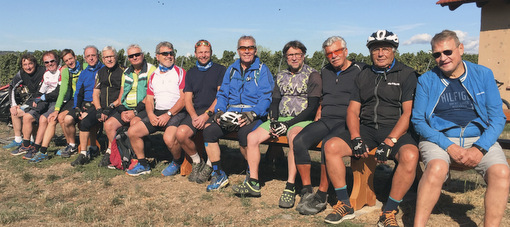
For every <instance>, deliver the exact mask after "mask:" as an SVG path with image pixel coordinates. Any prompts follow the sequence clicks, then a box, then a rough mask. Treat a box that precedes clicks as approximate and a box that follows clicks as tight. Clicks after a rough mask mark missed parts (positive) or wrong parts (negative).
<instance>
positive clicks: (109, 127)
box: [104, 117, 117, 132]
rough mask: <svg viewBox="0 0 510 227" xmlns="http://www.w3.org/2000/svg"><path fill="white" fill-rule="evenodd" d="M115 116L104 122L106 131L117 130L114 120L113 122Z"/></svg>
mask: <svg viewBox="0 0 510 227" xmlns="http://www.w3.org/2000/svg"><path fill="white" fill-rule="evenodd" d="M113 119H114V118H113V117H112V118H110V119H108V120H107V121H106V122H105V123H104V130H105V131H106V132H112V131H115V130H117V129H116V128H115V127H114V122H113Z"/></svg>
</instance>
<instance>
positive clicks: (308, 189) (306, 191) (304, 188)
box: [301, 184, 313, 195]
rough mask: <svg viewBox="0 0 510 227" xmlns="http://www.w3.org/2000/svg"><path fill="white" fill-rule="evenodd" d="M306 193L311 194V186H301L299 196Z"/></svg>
mask: <svg viewBox="0 0 510 227" xmlns="http://www.w3.org/2000/svg"><path fill="white" fill-rule="evenodd" d="M306 193H313V188H312V185H311V184H309V185H303V189H301V195H304V194H306Z"/></svg>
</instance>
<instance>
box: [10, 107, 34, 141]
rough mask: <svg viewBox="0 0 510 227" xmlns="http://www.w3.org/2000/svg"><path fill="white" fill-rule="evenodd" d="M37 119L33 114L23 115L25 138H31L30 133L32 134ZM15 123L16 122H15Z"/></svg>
mask: <svg viewBox="0 0 510 227" xmlns="http://www.w3.org/2000/svg"><path fill="white" fill-rule="evenodd" d="M34 121H35V119H34V117H33V116H32V115H31V114H28V113H26V114H24V115H23V139H24V140H30V135H32V130H33V125H32V124H33V123H34ZM13 124H14V123H13Z"/></svg>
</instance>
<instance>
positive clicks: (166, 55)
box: [159, 51, 174, 57]
mask: <svg viewBox="0 0 510 227" xmlns="http://www.w3.org/2000/svg"><path fill="white" fill-rule="evenodd" d="M159 54H161V55H163V56H165V57H168V56H169V55H170V56H174V52H173V51H167V52H160V53H159Z"/></svg>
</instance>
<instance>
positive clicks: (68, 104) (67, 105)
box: [60, 99, 74, 113]
mask: <svg viewBox="0 0 510 227" xmlns="http://www.w3.org/2000/svg"><path fill="white" fill-rule="evenodd" d="M73 106H74V99H71V100H69V101H67V102H65V103H63V104H62V106H61V107H60V113H62V112H64V111H66V110H67V111H71V110H72V109H73Z"/></svg>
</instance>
